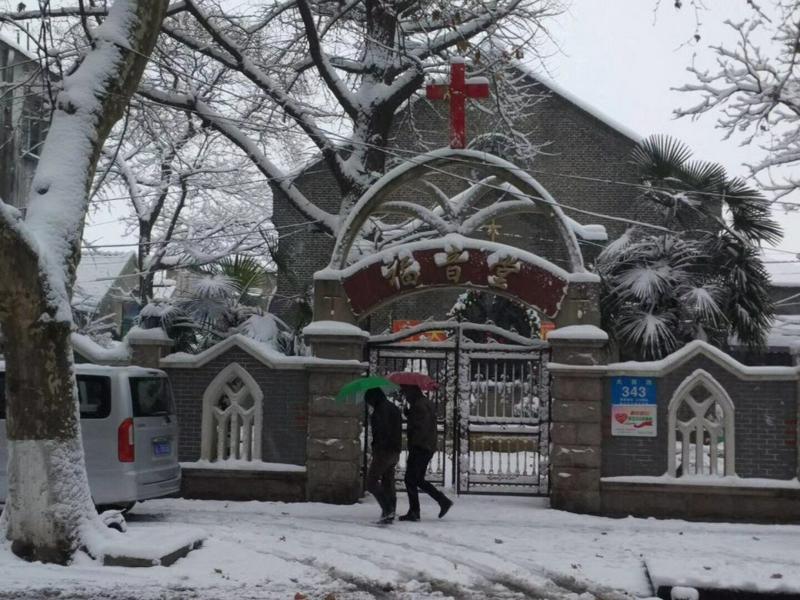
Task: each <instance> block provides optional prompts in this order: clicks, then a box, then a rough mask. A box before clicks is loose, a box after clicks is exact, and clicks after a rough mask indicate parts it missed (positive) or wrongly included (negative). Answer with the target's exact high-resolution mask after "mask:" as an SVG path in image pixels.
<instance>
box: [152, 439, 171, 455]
mask: <svg viewBox="0 0 800 600" xmlns="http://www.w3.org/2000/svg"><path fill="white" fill-rule="evenodd" d="M153 454H154V455H155V456H169V455H170V454H172V444H171V443H170V441H169V440H153Z"/></svg>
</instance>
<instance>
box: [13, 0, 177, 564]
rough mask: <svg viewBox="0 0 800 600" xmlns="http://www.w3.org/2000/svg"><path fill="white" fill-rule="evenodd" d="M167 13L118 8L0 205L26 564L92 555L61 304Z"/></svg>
mask: <svg viewBox="0 0 800 600" xmlns="http://www.w3.org/2000/svg"><path fill="white" fill-rule="evenodd" d="M166 8H167V2H166V0H117V1H116V2H114V4H113V6H112V8H111V9H110V11H109V14H108V16H107V18H106V19H105V21H104V22H103V24H102V25H101V26H99V27H97V28H95V29H94V30H93V31H92V44H91V47H90V48H89V49H87V51H86V52H85V53H84V54H83V55H82V56H81V58H80V59H79V61H78V62H77V63H76V64H75V66H74V68H73V70H72V71H71V72H70V73H69V74H68V75H67V76H66V77H65V79H64V80H63V82H62V86H61V91H60V92H59V93H58V96H57V99H56V105H55V110H54V114H53V119H52V123H51V126H50V130H49V133H48V135H47V139H46V141H45V144H44V148H43V151H42V153H41V159H40V162H39V166H38V168H37V170H36V175H35V177H34V181H33V189H32V191H31V195H30V200H29V202H28V210H27V213H26V215H25V217H24V218H23V217H22V215H21V214H20V212H19V211H17V210H15V209H13V208H12V207H10V206H9V205H7V204H5V203H2V202H0V256H1V257H2V259H0V323H2V327H3V333H4V335H5V336H6V338H7V342H8V343H7V344H6V356H5V358H6V392H7V393H6V402H7V404H6V410H7V415H6V418H7V421H6V427H7V434H8V449H9V471H8V493H7V497H6V504H5V509H4V511H3V515H2V529H3V533H4V535H5V537H6V538H7V539H9V540H10V541H11V548H12V550H13V551H14V552H15V553H16V554H18V555H20V556H23V557H25V558H28V559H32V560H43V561H49V562H60V563H64V562H66V561H67V560H68V559H69V557H70V556H71V555H72V553H73V552H74V551H75V550H76V549H78V548H79V547H86V548H87V549H88V550H89V551H90V552H91V551H92V548H93V546H92V542H93V540H96V539H97V533H98V531H95V530H96V529H97V530H100V529H102V528H103V525H102V524H101V523H100V521H99V519H98V517H97V514H96V512H95V509H94V505H93V504H92V499H91V494H90V492H89V486H88V481H87V478H86V470H85V465H84V459H83V448H82V444H81V437H80V423H79V419H78V402H77V397H76V396H77V391H76V390H77V388H76V384H75V378H74V374H73V370H72V362H73V357H72V347H71V345H70V341H69V333H70V329H71V327H72V318H71V311H70V302H69V299H70V291H71V288H72V284H73V281H74V277H75V268H76V265H77V263H78V260H79V257H80V245H81V234H82V229H83V223H84V218H85V216H86V212H87V208H88V194H89V188H90V186H91V184H92V180H93V178H94V173H95V168H96V165H97V161H98V159H99V157H100V153H101V150H102V147H103V143H104V141H105V139H106V137H107V136H108V134H109V132H110V131H111V128H112V127H113V126H114V124H115V123H116V122H117V120H119V118H120V117H121V116H122V115H123V113H124V110H125V107H126V105H127V103H128V101H129V99H130V97H131V96H132V95H133V93H134V92H135V90H136V87H137V85H138V83H139V79H140V77H141V75H142V72H143V71H144V68H145V64H146V62H147V57H148V55H149V54H150V52H151V51H152V48H153V46H154V44H155V42H156V38H157V35H158V31H159V27H160V24H161V21H162V20H163V18H164V14H165V11H166Z"/></svg>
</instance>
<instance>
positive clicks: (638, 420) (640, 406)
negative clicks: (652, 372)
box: [611, 377, 658, 437]
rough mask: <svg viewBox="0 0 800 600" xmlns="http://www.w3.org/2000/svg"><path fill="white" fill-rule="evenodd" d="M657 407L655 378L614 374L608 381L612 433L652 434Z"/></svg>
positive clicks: (653, 435)
mask: <svg viewBox="0 0 800 600" xmlns="http://www.w3.org/2000/svg"><path fill="white" fill-rule="evenodd" d="M657 410H658V405H657V404H656V381H655V380H654V379H652V378H649V377H614V378H613V379H612V380H611V435H614V436H629V437H655V436H656V431H657V429H656V425H657V419H658V415H657Z"/></svg>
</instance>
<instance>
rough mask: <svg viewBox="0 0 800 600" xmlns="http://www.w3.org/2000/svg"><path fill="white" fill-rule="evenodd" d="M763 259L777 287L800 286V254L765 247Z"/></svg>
mask: <svg viewBox="0 0 800 600" xmlns="http://www.w3.org/2000/svg"><path fill="white" fill-rule="evenodd" d="M761 260H763V261H764V268H766V270H767V273H768V274H769V278H770V283H772V285H773V286H775V287H797V288H800V256H798V255H797V254H791V253H789V252H785V251H783V250H777V249H774V248H763V249H762V250H761Z"/></svg>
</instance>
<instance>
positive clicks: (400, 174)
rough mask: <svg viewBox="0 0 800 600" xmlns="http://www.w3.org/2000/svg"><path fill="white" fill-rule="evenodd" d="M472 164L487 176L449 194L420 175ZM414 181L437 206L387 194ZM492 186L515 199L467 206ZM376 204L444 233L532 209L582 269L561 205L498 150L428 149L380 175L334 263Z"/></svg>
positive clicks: (346, 227)
mask: <svg viewBox="0 0 800 600" xmlns="http://www.w3.org/2000/svg"><path fill="white" fill-rule="evenodd" d="M453 164H457V165H458V166H460V167H473V168H475V169H480V170H481V171H483V172H486V173H488V176H487V177H486V178H485V179H483V180H482V181H480V182H478V183H477V184H476V185H474V186H472V188H470V189H468V190H466V191H464V192H462V193H461V194H459V195H458V196H457V197H456V198H453V199H450V198H448V197H447V196H446V195H444V194H443V193H441V191H440V190H438V189H436V187H435V186H433V185H432V184H430V182H425V181H423V180H422V175H423V174H425V173H430V172H431V171H437V170H439V171H441V170H442V169H443V168H444V167H446V166H452V165H453ZM406 184H413V185H415V186H417V187H418V189H419V188H420V187H424V188H427V191H428V194H429V196H431V197H432V198H433V199H434V201H435V203H436V204H437V207H436V209H435V210H429V209H427V208H425V207H423V206H422V205H420V204H418V203H414V202H399V201H391V200H390V198H389V196H390V194H391V193H392V192H393V191H394V190H396V189H397V188H399V187H401V186H403V185H406ZM493 191H505V192H508V193H509V194H510V195H511V196H512V197H513V199H511V200H506V201H502V202H496V203H494V204H493V205H491V206H489V207H485V208H483V209H480V210H478V211H477V212H475V213H472V214H470V213H469V212H468V209H470V208H472V207H474V205H475V203H476V202H477V201H478V200H479V199H480V198H481V197H482V196H484V195H485V194H487V193H489V192H493ZM378 209H380V210H381V211H382V212H386V213H397V214H403V215H407V216H411V217H413V218H414V219H417V220H419V222H421V223H425V224H427V225H428V226H430V227H431V228H433V229H434V230H436V232H437V233H438V234H439V235H441V236H444V235H447V234H452V233H455V234H461V235H469V234H470V233H473V232H474V231H475V230H477V229H478V228H479V227H480V226H481V225H483V224H484V223H486V222H488V221H490V220H492V219H497V218H499V217H502V216H508V215H514V214H522V213H532V214H538V215H541V216H543V217H544V218H546V219H549V220H552V221H553V222H554V223H555V225H556V227H557V229H558V231H559V233H560V234H561V237H562V239H563V241H564V243H565V245H566V248H567V252H568V254H569V259H570V265H571V270H572V271H573V272H584V271H585V268H584V265H583V257H582V255H581V250H580V247H579V246H578V240H577V238H576V237H575V233H574V231H573V229H572V227H571V225H570V221H569V219H568V218H567V217H566V215H565V214H564V211H563V210H562V208H561V206H559V204H558V202H556V200H555V199H554V198H553V197H552V196H551V195H550V193H549V192H548V191H547V190H546V189H545V188H544V186H542V185H541V184H540V183H539V182H538V181H536V179H534V178H533V177H531V176H530V175H529V174H528V173H526V172H525V171H524V170H522V169H520V168H519V167H516V166H515V165H513V164H512V163H510V162H508V161H506V160H503V159H502V158H499V157H497V156H494V155H491V154H488V153H485V152H478V151H475V150H456V149H451V148H443V149H440V150H434V151H432V152H428V153H426V154H423V155H421V156H419V157H416V158H414V159H413V160H409V161H407V162H405V163H403V164H402V165H400V166H398V167H395V168H394V169H392V170H391V171H389V172H388V173H386V175H384V176H383V177H382V178H381V179H380V180H378V181H377V182H376V183H375V184H374V185H373V186H372V187H371V188H370V189H369V190H368V191H367V192H366V193H365V194H364V195H363V196H361V198H360V199H359V200H358V202H357V203H356V205H355V206H354V207H353V209H352V210H351V211H350V213H349V214H348V216H347V218H346V219H345V221H344V223H342V227H341V228H340V230H339V234H338V236H337V238H336V244H335V246H334V250H333V254H332V256H331V263H330V268H331V269H344V268H345V267H346V266H347V259H348V256H349V254H350V250H351V249H352V247H353V244H354V242H355V240H356V238H357V236H358V234H359V232H360V231H361V229H362V228H363V227H364V224H365V223H366V221H367V219H368V218H369V217H370V215H372V214H373V213H375V212H376V211H377V210H378Z"/></svg>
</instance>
